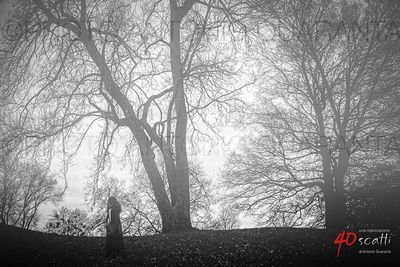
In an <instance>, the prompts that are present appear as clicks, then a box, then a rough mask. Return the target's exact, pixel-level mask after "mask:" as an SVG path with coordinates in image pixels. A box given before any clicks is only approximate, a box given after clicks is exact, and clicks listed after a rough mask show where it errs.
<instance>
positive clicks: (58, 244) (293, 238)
mask: <svg viewBox="0 0 400 267" xmlns="http://www.w3.org/2000/svg"><path fill="white" fill-rule="evenodd" d="M337 234H338V233H337V232H336V231H335V232H334V231H326V230H316V229H301V228H259V229H241V230H230V231H189V232H184V233H169V234H160V235H154V236H144V237H125V238H124V243H125V252H124V254H123V255H122V256H119V257H117V258H114V259H111V258H106V257H105V256H104V250H103V247H104V242H105V240H104V238H101V237H68V236H59V235H55V234H45V233H41V232H35V231H28V230H22V229H19V228H15V227H11V226H7V225H2V224H0V263H3V264H1V265H2V266H399V265H397V264H396V261H398V260H399V258H398V254H399V253H400V250H399V246H398V240H397V239H396V236H394V237H393V238H392V247H391V248H390V249H391V251H392V253H391V254H360V253H359V250H360V249H361V248H360V247H359V246H360V245H359V244H357V243H358V242H356V243H355V244H354V246H352V247H346V245H343V246H342V249H341V253H340V258H339V259H338V258H337V257H336V253H337V245H335V244H334V240H335V238H336V236H337ZM393 244H394V245H393ZM357 246H358V247H357ZM5 262H7V264H4V263H5Z"/></svg>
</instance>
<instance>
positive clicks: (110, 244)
mask: <svg viewBox="0 0 400 267" xmlns="http://www.w3.org/2000/svg"><path fill="white" fill-rule="evenodd" d="M120 213H121V205H120V204H119V203H118V201H117V199H116V198H115V197H114V196H110V197H109V198H108V203H107V217H106V255H107V256H111V255H118V254H119V253H120V252H121V250H123V249H124V243H123V240H122V226H121V219H120Z"/></svg>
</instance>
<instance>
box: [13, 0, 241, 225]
mask: <svg viewBox="0 0 400 267" xmlns="http://www.w3.org/2000/svg"><path fill="white" fill-rule="evenodd" d="M228 9H229V8H228V7H227V6H226V5H225V4H224V2H222V1H208V2H202V1H199V2H196V1H194V0H186V1H183V2H182V1H176V0H171V1H169V3H166V2H161V1H155V2H151V1H134V2H131V1H122V0H121V1H116V2H107V1H78V2H77V1H55V2H51V1H40V0H34V1H31V2H29V5H28V6H27V7H26V8H25V9H23V10H22V11H20V13H18V12H17V13H16V14H17V15H18V14H21V13H24V14H25V15H26V16H19V17H18V16H17V15H16V17H18V18H20V17H25V18H27V19H23V20H22V21H24V22H26V23H24V27H23V34H20V35H15V36H16V37H15V38H14V39H11V40H9V41H8V45H7V46H6V47H7V48H8V50H7V55H8V56H7V57H6V62H10V64H9V66H14V67H15V68H16V70H18V71H19V72H17V73H19V74H20V76H18V77H24V79H23V81H20V80H18V82H16V83H15V84H16V86H14V87H13V88H14V90H16V91H17V92H16V95H17V96H16V97H15V99H16V98H17V97H18V101H16V100H15V101H14V102H13V103H11V104H10V107H11V109H12V110H13V111H14V112H16V113H17V114H19V119H20V120H22V121H24V122H27V123H26V124H24V125H26V127H25V128H24V131H23V133H22V134H23V135H24V136H26V137H28V138H33V139H35V140H37V142H40V141H43V140H46V142H59V143H57V144H59V145H60V146H59V147H61V149H60V150H61V152H62V153H63V155H64V157H65V163H66V164H68V163H69V160H70V159H71V158H72V157H73V156H74V155H75V154H76V151H77V150H78V149H79V147H80V145H81V144H82V142H83V139H84V138H85V136H86V134H87V133H88V131H89V129H90V128H91V127H95V126H93V125H95V123H97V122H101V125H100V126H99V128H100V129H101V133H102V134H101V136H100V139H99V142H98V148H99V149H98V155H97V157H96V162H97V165H96V171H95V172H94V174H93V177H94V179H95V181H97V179H98V178H99V176H100V175H101V173H102V172H104V171H105V167H106V166H107V165H109V164H110V158H111V156H110V154H111V153H110V147H111V146H112V144H113V142H114V139H115V138H116V137H118V136H119V137H121V136H124V137H125V136H130V137H129V138H128V140H129V141H128V142H127V150H129V151H130V152H129V153H131V154H132V153H134V151H135V149H138V151H139V153H140V159H141V161H142V163H143V166H144V168H145V170H146V173H147V176H148V178H149V180H150V182H151V186H152V190H153V192H154V197H155V200H156V203H157V208H158V210H159V212H160V215H161V219H162V225H163V231H170V230H183V229H189V228H191V219H190V194H189V174H188V173H189V169H188V151H187V150H188V149H187V136H188V135H189V134H188V131H190V136H192V137H193V138H192V139H191V140H194V136H197V137H203V138H209V133H210V131H211V133H212V131H213V130H214V129H213V128H209V131H208V132H209V133H207V132H205V131H203V130H201V131H200V128H199V126H200V125H204V126H210V123H209V121H208V120H207V118H206V111H211V114H212V111H216V112H221V111H223V112H225V113H226V114H228V111H229V109H230V108H232V106H231V105H229V101H230V100H232V99H235V95H236V94H237V93H238V90H239V89H240V88H241V87H240V86H239V87H233V86H229V85H234V84H235V80H234V79H232V77H234V76H233V75H234V74H235V72H236V71H237V70H236V69H235V64H234V61H232V60H231V59H230V58H232V55H231V54H229V49H227V48H228V46H227V45H226V43H224V42H222V41H225V40H222V41H221V38H220V36H219V35H218V32H219V31H220V30H221V29H223V28H224V26H223V25H224V24H223V22H224V21H226V20H228V19H229V16H226V15H225V12H222V11H226V10H228ZM221 10H222V11H221ZM214 11H215V12H214ZM20 19H21V18H20ZM10 43H11V44H12V45H10ZM18 62H19V64H17V63H18ZM19 66H25V69H18V68H19ZM22 71H23V72H24V73H25V75H23V74H22V73H23V72H22ZM12 77H13V76H12ZM227 77H230V78H231V79H230V80H229V81H230V82H227V81H228V80H227V79H226V78H227ZM15 80H16V81H17V79H15ZM22 88H24V89H23V90H22ZM26 88H30V89H29V90H27V89H26ZM230 88H237V89H235V90H231V89H230ZM38 118H40V119H38ZM217 123H218V121H217ZM214 133H216V132H215V131H214ZM60 137H61V139H60ZM57 140H58V141H57ZM68 140H70V142H71V143H70V144H68V142H67V141H68ZM71 140H72V141H71ZM52 144H53V147H57V146H55V145H54V143H52ZM72 144H75V145H72ZM69 148H70V149H69ZM71 148H73V149H71ZM157 157H160V158H162V161H163V164H162V168H165V172H166V176H167V181H168V190H167V188H166V186H165V184H164V183H163V180H162V176H161V174H160V172H161V171H160V169H159V166H157V164H156V159H155V158H157Z"/></svg>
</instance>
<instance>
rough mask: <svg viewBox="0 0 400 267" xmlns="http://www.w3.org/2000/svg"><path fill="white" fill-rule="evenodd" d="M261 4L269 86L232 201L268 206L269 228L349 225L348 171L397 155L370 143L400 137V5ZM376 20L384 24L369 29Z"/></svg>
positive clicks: (233, 166)
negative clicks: (393, 26)
mask: <svg viewBox="0 0 400 267" xmlns="http://www.w3.org/2000/svg"><path fill="white" fill-rule="evenodd" d="M256 2H257V5H256V6H255V8H256V12H259V13H258V14H259V15H257V16H255V17H256V18H257V17H258V19H256V21H257V22H261V24H260V25H263V26H260V27H259V28H258V30H259V31H258V33H257V34H258V35H257V36H258V39H256V40H255V43H256V45H255V46H253V51H255V52H256V53H257V54H258V55H259V61H258V62H260V64H261V65H263V66H264V67H262V69H261V71H260V73H262V75H264V78H265V79H264V84H262V85H261V90H260V96H261V97H260V100H259V101H258V103H259V104H258V106H257V107H256V108H255V109H254V110H253V111H252V112H250V113H251V115H250V116H248V118H249V120H248V121H247V125H253V126H254V129H255V131H256V132H257V134H255V135H254V137H253V139H251V141H249V142H246V144H244V145H243V147H242V152H241V153H240V154H233V155H232V157H231V159H230V161H229V163H228V165H227V167H226V172H225V180H226V182H227V184H228V186H230V187H231V188H232V190H233V191H232V192H233V193H232V194H231V197H232V198H233V199H235V200H236V201H238V202H240V203H241V204H242V205H243V208H246V209H249V210H252V209H255V208H257V207H260V206H261V207H262V208H264V209H262V211H264V214H260V215H261V217H263V218H267V220H266V222H270V223H271V222H272V223H276V222H274V220H275V219H276V214H280V217H281V219H282V220H281V222H282V221H284V220H283V217H285V221H286V222H285V223H284V224H287V225H311V226H321V225H322V223H323V221H325V225H326V227H327V228H335V227H343V225H344V222H345V201H346V197H345V190H346V186H347V184H348V182H349V180H348V178H349V175H350V172H354V171H360V169H362V168H363V167H364V166H365V165H368V164H370V163H371V162H372V161H382V162H384V161H385V160H393V156H394V157H396V155H382V153H376V152H377V151H376V150H374V151H372V149H366V146H368V144H366V142H367V140H368V138H369V137H371V136H372V135H374V134H377V135H379V134H388V133H395V132H396V131H398V127H397V126H396V122H395V121H396V120H398V114H399V113H398V107H396V106H395V105H393V103H394V102H393V101H394V99H398V96H399V90H398V88H399V81H400V79H399V78H400V76H399V75H400V73H399V71H398V68H396V67H395V66H397V65H398V64H399V60H400V58H399V48H400V47H399V43H398V40H397V39H396V38H395V37H396V34H394V35H393V34H392V33H391V30H390V21H391V20H392V19H394V18H395V16H396V15H397V14H398V11H399V7H398V5H391V4H389V3H374V2H368V3H364V4H361V3H347V2H345V1H343V2H339V3H338V2H335V1H326V2H325V4H324V5H321V4H320V3H319V2H316V1H311V0H310V1H281V2H279V3H277V2H274V1H272V2H268V1H267V2H265V3H264V4H262V3H261V2H259V1H256ZM371 20H372V21H381V22H383V21H385V23H382V24H380V25H379V26H375V27H369V28H368V29H367V27H368V24H369V25H370V26H371V24H370V21H371ZM343 27H345V29H346V30H344V28H343ZM367 30H368V32H367ZM260 36H261V37H260ZM244 123H246V122H244ZM235 189H236V191H235ZM263 205H264V206H263ZM264 223H265V221H264Z"/></svg>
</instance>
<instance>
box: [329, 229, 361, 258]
mask: <svg viewBox="0 0 400 267" xmlns="http://www.w3.org/2000/svg"><path fill="white" fill-rule="evenodd" d="M356 240H357V235H356V234H355V233H354V232H347V233H346V232H345V231H342V232H341V233H339V235H338V236H337V237H336V239H335V242H334V244H335V245H338V251H337V257H338V258H339V255H340V249H341V248H342V244H343V243H344V244H345V245H346V246H348V247H350V246H352V245H353V244H354V243H355V242H356Z"/></svg>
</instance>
